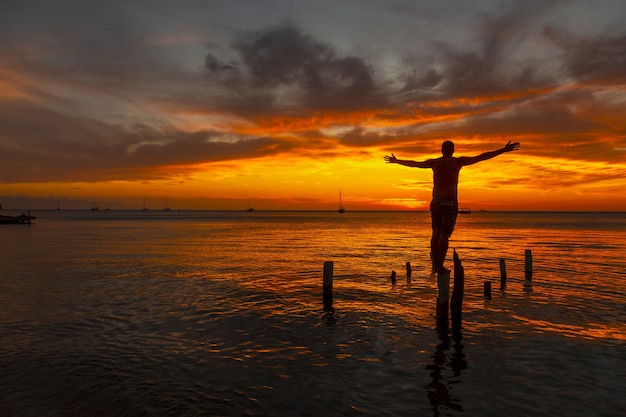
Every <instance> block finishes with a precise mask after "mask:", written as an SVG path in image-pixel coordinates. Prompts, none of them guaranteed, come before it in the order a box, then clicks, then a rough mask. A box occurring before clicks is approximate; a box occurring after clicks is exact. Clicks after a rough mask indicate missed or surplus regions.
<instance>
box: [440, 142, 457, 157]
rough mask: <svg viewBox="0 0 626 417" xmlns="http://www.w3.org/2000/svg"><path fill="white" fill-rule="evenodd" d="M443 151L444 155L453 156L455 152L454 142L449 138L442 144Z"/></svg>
mask: <svg viewBox="0 0 626 417" xmlns="http://www.w3.org/2000/svg"><path fill="white" fill-rule="evenodd" d="M441 153H442V154H443V156H452V154H453V153H454V143H452V141H451V140H447V141H445V142H444V143H442V144H441Z"/></svg>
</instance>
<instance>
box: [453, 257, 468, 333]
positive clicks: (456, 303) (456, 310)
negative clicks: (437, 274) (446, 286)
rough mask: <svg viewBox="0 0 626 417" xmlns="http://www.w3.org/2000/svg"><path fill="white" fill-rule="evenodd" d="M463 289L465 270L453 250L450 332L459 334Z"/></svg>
mask: <svg viewBox="0 0 626 417" xmlns="http://www.w3.org/2000/svg"><path fill="white" fill-rule="evenodd" d="M464 289H465V271H464V269H463V264H462V263H461V260H460V259H459V255H457V253H456V250H455V251H454V288H453V289H452V298H451V299H450V315H451V316H452V333H453V335H460V332H461V322H462V315H463V312H462V311H463V292H464Z"/></svg>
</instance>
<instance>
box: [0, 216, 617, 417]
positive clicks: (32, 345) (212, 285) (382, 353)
mask: <svg viewBox="0 0 626 417" xmlns="http://www.w3.org/2000/svg"><path fill="white" fill-rule="evenodd" d="M5 211H6V210H5ZM32 214H33V215H35V216H37V220H36V221H35V222H34V223H33V224H31V225H0V261H1V263H0V416H2V417H4V416H11V417H12V416H321V415H325V416H461V415H465V416H513V417H515V416H520V417H521V416H551V417H554V416H568V417H572V416H581V417H583V416H584V417H588V416H625V415H626V399H625V396H624V392H626V325H625V323H626V295H625V290H626V256H625V253H626V233H624V232H625V231H626V213H511V212H507V213H495V212H494V213H492V212H475V213H472V214H470V215H460V216H459V219H458V222H457V226H456V229H455V232H454V235H453V236H452V239H451V242H450V253H449V259H450V260H449V261H448V262H447V265H448V266H449V267H451V266H452V262H451V257H452V251H453V250H456V251H457V253H458V255H459V257H460V259H461V261H462V263H463V266H464V269H465V294H464V301H463V322H462V328H461V334H460V337H451V332H450V331H449V329H447V328H443V329H442V328H439V329H438V328H437V326H436V318H435V304H436V301H435V300H436V297H437V283H436V277H432V276H431V275H430V261H429V248H428V246H429V239H430V223H429V221H430V218H429V214H428V213H424V212H347V213H345V214H338V213H336V212H264V211H256V212H251V213H248V212H212V211H172V212H161V211H158V212H157V211H135V212H131V211H99V212H91V211H39V212H33V213H32ZM526 250H531V251H532V255H533V275H532V285H531V286H525V274H524V257H525V251H526ZM501 258H503V259H505V262H506V268H507V278H508V280H507V285H506V288H505V289H501V288H500V269H499V268H500V265H499V260H500V259H501ZM325 261H332V262H333V263H334V282H333V306H334V308H335V313H334V314H329V313H326V312H324V311H323V308H322V307H323V305H322V277H323V264H324V262H325ZM407 261H408V262H411V266H412V270H413V273H412V277H411V280H410V282H407V279H406V274H405V263H406V262H407ZM391 271H396V277H397V282H396V284H395V285H392V283H391V282H390V275H391ZM485 281H489V282H491V283H492V297H491V299H486V298H485V297H484V293H483V288H484V283H485Z"/></svg>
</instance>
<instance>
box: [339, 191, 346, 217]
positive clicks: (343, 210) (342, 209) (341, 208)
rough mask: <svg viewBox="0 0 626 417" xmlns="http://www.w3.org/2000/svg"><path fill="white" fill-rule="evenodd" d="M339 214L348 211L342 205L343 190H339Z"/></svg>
mask: <svg viewBox="0 0 626 417" xmlns="http://www.w3.org/2000/svg"><path fill="white" fill-rule="evenodd" d="M337 211H338V212H339V213H345V212H346V209H344V208H343V204H342V203H341V189H340V190H339V210H337Z"/></svg>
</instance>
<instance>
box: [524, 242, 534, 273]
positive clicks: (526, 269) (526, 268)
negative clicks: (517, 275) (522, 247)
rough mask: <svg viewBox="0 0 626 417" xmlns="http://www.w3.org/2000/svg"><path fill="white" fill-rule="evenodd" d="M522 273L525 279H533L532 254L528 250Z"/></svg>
mask: <svg viewBox="0 0 626 417" xmlns="http://www.w3.org/2000/svg"><path fill="white" fill-rule="evenodd" d="M524 273H525V275H526V279H528V280H531V279H532V278H533V253H532V251H531V250H530V249H526V253H525V262H524Z"/></svg>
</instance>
